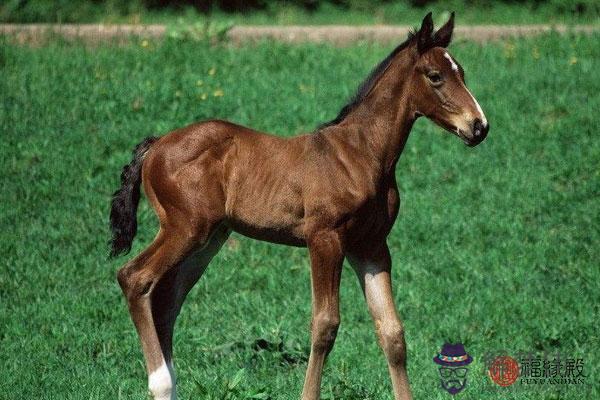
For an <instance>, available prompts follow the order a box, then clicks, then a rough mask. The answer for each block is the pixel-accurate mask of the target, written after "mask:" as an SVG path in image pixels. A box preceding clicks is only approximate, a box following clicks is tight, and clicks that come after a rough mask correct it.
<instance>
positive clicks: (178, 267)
mask: <svg viewBox="0 0 600 400" xmlns="http://www.w3.org/2000/svg"><path fill="white" fill-rule="evenodd" d="M210 231H211V234H210V235H206V236H205V237H204V238H198V237H197V236H196V237H194V235H190V234H189V232H183V231H175V230H170V231H166V230H161V232H160V233H159V235H158V236H157V238H156V239H155V241H154V242H153V243H152V244H151V245H150V246H149V247H148V248H147V249H146V250H145V251H144V252H142V253H141V254H140V255H139V256H138V257H136V258H135V259H134V260H133V261H131V262H130V263H128V264H127V265H126V266H125V267H123V268H122V269H121V270H120V271H119V274H118V279H119V284H120V285H121V288H122V289H123V292H124V294H125V296H126V298H127V302H128V305H129V311H130V313H131V317H132V319H133V322H134V324H135V326H136V329H137V331H138V334H139V336H140V340H141V343H142V350H143V353H144V358H145V360H146V367H147V370H148V374H149V377H148V386H149V388H150V391H151V392H152V395H153V396H154V398H155V399H160V400H163V399H174V398H175V376H174V372H173V367H172V358H171V357H172V336H173V326H174V324H175V319H176V317H177V314H178V313H179V310H180V308H181V304H182V303H183V300H184V298H185V295H186V294H187V292H188V291H189V290H190V289H191V287H192V286H193V284H194V283H195V282H196V281H197V280H198V278H200V276H201V275H202V272H203V271H204V269H205V267H206V265H207V264H208V263H209V262H210V259H212V257H213V256H214V254H216V252H217V251H218V249H219V248H220V247H221V245H222V243H223V242H224V241H225V239H226V238H227V235H228V231H227V229H226V228H224V227H221V226H219V227H217V228H216V229H211V230H210ZM193 260H195V261H196V262H194V261H193Z"/></svg>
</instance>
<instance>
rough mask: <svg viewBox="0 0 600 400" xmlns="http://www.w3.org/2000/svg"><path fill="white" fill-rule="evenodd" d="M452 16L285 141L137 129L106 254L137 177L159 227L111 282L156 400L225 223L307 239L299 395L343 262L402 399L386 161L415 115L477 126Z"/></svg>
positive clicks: (329, 329) (325, 339)
mask: <svg viewBox="0 0 600 400" xmlns="http://www.w3.org/2000/svg"><path fill="white" fill-rule="evenodd" d="M453 20H454V15H452V17H451V18H450V20H449V21H448V22H447V23H446V24H445V25H444V26H443V27H442V28H440V29H439V30H438V31H437V32H435V33H434V32H433V22H432V18H431V13H430V14H428V15H427V16H426V17H425V19H424V20H423V23H422V26H421V28H420V29H419V31H418V32H416V33H414V34H411V35H409V38H408V39H407V40H406V41H405V42H404V43H402V44H401V45H400V46H398V47H397V48H396V49H395V50H394V51H393V52H392V53H391V54H390V55H389V56H388V57H387V58H386V59H385V60H383V61H382V62H381V63H380V64H379V65H378V66H377V67H376V68H375V69H374V71H373V72H372V73H371V75H370V76H369V77H368V78H367V80H366V81H365V82H364V83H363V84H362V85H361V87H360V89H359V91H358V94H357V95H356V96H355V97H354V98H353V99H352V101H351V102H350V103H349V104H348V105H346V106H345V107H344V108H343V109H342V111H341V112H340V114H339V115H338V116H337V118H335V119H334V120H333V121H331V122H329V123H326V124H324V125H321V126H320V127H319V128H318V129H317V130H316V132H314V133H311V134H306V135H300V136H297V137H293V138H290V139H284V138H281V137H277V136H272V135H269V134H266V133H261V132H256V131H254V130H251V129H248V128H244V127H242V126H238V125H235V124H232V123H229V122H225V121H206V122H201V123H197V124H193V125H190V126H188V127H186V128H183V129H179V130H176V131H174V132H171V133H169V134H168V135H165V136H163V137H161V138H149V139H146V140H145V141H144V142H142V143H141V144H140V145H138V147H137V148H136V149H135V151H134V158H133V161H132V162H131V163H130V164H129V165H128V166H126V167H125V168H124V170H123V174H122V176H121V180H122V187H121V188H120V189H119V190H118V191H117V192H115V194H114V198H113V203H112V210H111V215H110V219H111V227H112V231H113V239H112V255H118V254H120V253H122V252H127V251H129V249H130V248H131V243H132V241H133V237H134V235H135V233H136V209H137V205H138V201H139V197H140V183H141V182H143V185H144V189H145V193H146V196H147V198H148V200H149V202H150V204H151V205H152V207H153V208H154V210H155V211H156V214H157V215H158V219H159V222H160V230H159V232H158V234H157V236H156V238H155V239H154V241H153V242H152V244H151V245H150V246H148V248H147V249H146V250H144V251H143V252H142V253H141V254H139V255H138V256H137V257H135V258H134V259H133V260H131V261H130V262H128V263H127V264H126V265H125V266H124V267H123V268H122V269H121V270H120V271H119V273H118V280H119V284H120V285H121V288H122V289H123V292H124V294H125V297H126V298H127V302H128V304H129V310H130V313H131V317H132V319H133V322H134V323H135V327H136V329H137V331H138V334H139V336H140V339H141V343H142V349H143V352H144V357H145V359H146V366H147V370H148V374H149V388H150V391H151V392H152V394H153V396H154V398H155V399H173V398H175V377H174V372H173V364H172V337H173V327H174V324H175V319H176V317H177V315H178V313H179V310H180V308H181V305H182V303H183V301H184V299H185V297H186V294H187V293H188V291H189V290H190V289H191V288H192V286H194V284H195V283H196V282H197V281H198V279H199V278H200V276H201V275H202V273H203V272H204V270H205V269H206V267H207V265H208V263H209V262H210V260H211V259H212V258H213V256H214V255H215V254H216V253H217V252H218V251H219V249H220V248H221V246H222V245H223V242H225V240H226V239H227V237H228V235H229V234H230V232H231V231H236V232H239V233H241V234H243V235H246V236H249V237H252V238H255V239H259V240H266V241H270V242H275V243H281V244H287V245H292V246H306V247H308V251H309V254H310V262H311V281H312V323H311V350H310V357H309V360H308V368H307V372H306V378H305V381H304V387H303V390H302V399H305V400H308V399H318V398H319V392H320V384H321V372H322V370H323V363H324V361H325V358H326V356H327V354H328V353H329V351H330V350H331V348H332V346H333V343H334V340H335V337H336V332H337V330H338V325H339V321H340V317H339V299H338V298H339V284H340V274H341V271H342V263H343V260H344V258H347V259H348V260H349V262H350V264H351V265H352V267H353V268H354V270H355V271H356V274H357V275H358V279H359V281H360V284H361V286H362V289H363V291H364V295H365V298H366V301H367V304H368V307H369V311H370V312H371V314H372V317H373V320H374V323H375V329H376V331H377V335H378V337H379V341H380V343H381V346H382V348H383V351H384V353H385V356H386V357H387V361H388V366H389V372H390V375H391V380H392V385H393V389H394V395H395V398H396V399H409V398H411V392H410V388H409V384H408V377H407V374H406V346H405V341H404V329H403V327H402V323H401V321H400V319H399V318H398V314H397V312H396V309H395V306H394V301H393V297H392V286H391V282H390V270H391V262H390V252H389V249H388V246H387V245H386V237H387V235H388V234H389V232H390V230H391V228H392V225H393V223H394V220H395V219H396V215H397V214H398V208H399V204H400V198H399V194H398V186H397V184H396V177H395V169H396V163H397V161H398V158H399V156H400V153H401V152H402V149H403V147H404V144H405V143H406V140H407V138H408V135H409V132H410V130H411V127H412V125H413V123H414V122H415V120H416V119H417V118H418V117H419V116H426V117H427V118H429V119H431V120H433V121H434V122H435V123H437V124H438V125H440V126H441V127H443V128H445V129H446V130H448V131H450V132H452V133H454V134H456V135H457V136H458V137H460V138H461V139H462V140H463V141H464V142H465V143H466V144H467V145H469V146H475V145H477V144H479V143H480V142H481V141H483V139H484V138H485V137H486V135H487V132H488V124H487V121H486V118H485V116H484V115H483V112H482V111H481V108H480V107H479V105H478V104H477V101H476V100H475V99H474V98H473V96H472V95H471V94H470V92H469V91H468V89H467V88H466V87H465V82H464V73H463V69H462V68H461V67H460V65H459V64H458V63H457V62H456V60H455V59H454V58H453V57H451V56H450V55H449V54H448V53H447V52H446V50H445V48H446V47H447V46H448V44H449V43H450V40H451V36H452V30H453V26H454V22H453Z"/></svg>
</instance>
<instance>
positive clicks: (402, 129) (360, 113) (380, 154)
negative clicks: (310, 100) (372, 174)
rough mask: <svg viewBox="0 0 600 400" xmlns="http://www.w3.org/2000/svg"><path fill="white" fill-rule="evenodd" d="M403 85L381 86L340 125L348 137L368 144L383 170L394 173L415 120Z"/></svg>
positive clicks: (369, 149)
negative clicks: (403, 90)
mask: <svg viewBox="0 0 600 400" xmlns="http://www.w3.org/2000/svg"><path fill="white" fill-rule="evenodd" d="M394 90H401V88H387V89H382V93H374V95H373V96H371V97H370V98H369V99H366V101H365V102H364V103H363V104H360V105H359V106H358V107H357V108H356V109H355V110H354V111H352V112H351V113H350V114H349V115H348V116H347V117H346V119H345V120H344V121H343V122H342V124H340V125H341V126H340V128H342V130H344V129H343V128H344V127H345V128H346V132H345V134H346V135H347V136H348V139H349V140H353V141H360V142H363V143H366V144H367V147H368V149H365V150H368V151H369V152H370V153H371V154H372V155H373V156H374V158H375V159H377V160H378V162H379V163H380V165H379V167H380V168H381V170H383V171H385V172H388V173H393V171H394V168H395V165H396V162H397V161H398V158H399V157H400V154H401V153H402V150H403V149H404V145H405V144H406V141H407V139H408V135H409V134H410V130H411V129H412V125H413V123H414V121H415V117H414V113H413V112H412V110H411V108H410V106H409V104H407V97H406V96H404V95H398V91H394Z"/></svg>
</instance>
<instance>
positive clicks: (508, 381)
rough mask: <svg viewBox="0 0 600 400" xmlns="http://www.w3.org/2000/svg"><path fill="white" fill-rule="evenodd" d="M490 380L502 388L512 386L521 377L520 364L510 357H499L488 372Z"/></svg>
mask: <svg viewBox="0 0 600 400" xmlns="http://www.w3.org/2000/svg"><path fill="white" fill-rule="evenodd" d="M488 373H489V375H490V378H492V380H493V381H494V382H496V383H497V384H498V385H500V386H504V387H506V386H510V385H512V384H513V383H515V382H516V381H517V378H518V377H519V363H517V361H516V360H515V359H514V358H512V357H509V356H502V357H497V358H496V359H495V360H494V362H492V365H491V366H490V370H489V371H488Z"/></svg>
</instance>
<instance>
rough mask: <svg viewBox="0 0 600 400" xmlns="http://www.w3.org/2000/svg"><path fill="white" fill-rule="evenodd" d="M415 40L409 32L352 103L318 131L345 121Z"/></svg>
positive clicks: (374, 72) (354, 97) (376, 69)
mask: <svg viewBox="0 0 600 400" xmlns="http://www.w3.org/2000/svg"><path fill="white" fill-rule="evenodd" d="M414 38H415V33H414V32H409V34H408V38H407V39H406V40H405V41H404V42H403V43H401V44H400V45H398V47H396V48H395V49H394V50H392V52H391V53H390V54H389V55H388V56H387V57H386V58H384V59H383V61H381V62H380V63H379V64H377V66H376V67H375V68H373V70H372V71H371V73H370V74H369V75H368V76H367V78H366V79H365V80H364V81H363V82H362V83H361V84H360V86H359V87H358V91H357V92H356V94H355V95H354V96H353V97H352V98H351V99H350V101H349V102H348V103H347V104H346V105H345V106H344V107H342V109H341V110H340V112H339V113H338V115H337V117H335V118H334V119H332V120H331V121H329V122H325V123H323V124H321V125H319V127H318V128H317V131H318V130H320V129H322V128H326V127H328V126H332V125H337V124H339V123H340V122H342V121H343V120H344V118H346V116H347V115H348V114H350V112H351V111H352V110H354V109H355V108H356V106H358V105H359V104H360V103H361V102H362V101H363V100H364V99H365V97H367V95H368V94H369V92H370V91H371V89H373V86H375V84H376V83H377V81H378V80H379V78H381V75H383V73H384V72H385V70H386V69H387V68H388V67H389V65H390V63H391V62H392V60H393V59H394V57H396V55H397V54H398V53H400V52H401V51H402V50H404V49H405V48H407V47H408V46H409V45H410V44H411V43H412V40H413V39H414Z"/></svg>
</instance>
